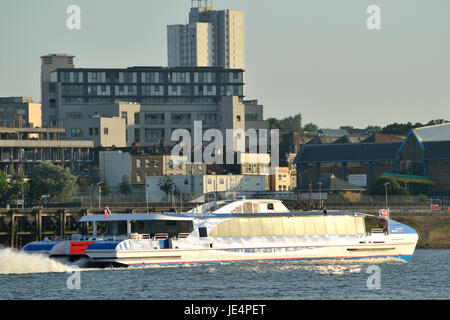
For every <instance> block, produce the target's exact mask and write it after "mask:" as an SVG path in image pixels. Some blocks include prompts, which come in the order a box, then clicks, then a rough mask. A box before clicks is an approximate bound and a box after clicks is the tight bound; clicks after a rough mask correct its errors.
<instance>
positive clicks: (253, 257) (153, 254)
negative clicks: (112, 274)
mask: <svg viewBox="0 0 450 320" xmlns="http://www.w3.org/2000/svg"><path fill="white" fill-rule="evenodd" d="M386 238H387V237H386ZM416 243H417V235H407V236H406V235H405V236H404V237H403V239H402V240H399V241H395V240H394V241H386V242H384V243H365V244H361V243H359V242H358V243H347V244H344V243H342V244H321V245H317V244H316V245H311V244H305V245H297V246H272V247H249V248H242V247H239V248H237V247H236V248H232V247H230V248H202V249H150V250H98V251H95V250H88V252H87V254H88V256H89V257H90V258H91V259H92V260H93V261H94V262H102V263H104V262H109V263H119V264H122V265H127V266H133V267H138V266H146V265H184V264H213V263H239V262H258V261H283V260H327V259H365V258H389V257H392V258H399V259H402V260H405V261H410V259H411V257H412V255H413V253H414V249H415V246H416Z"/></svg>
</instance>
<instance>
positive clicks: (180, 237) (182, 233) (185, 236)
mask: <svg viewBox="0 0 450 320" xmlns="http://www.w3.org/2000/svg"><path fill="white" fill-rule="evenodd" d="M189 235H190V233H189V232H180V233H179V234H178V239H184V238H187V237H189Z"/></svg>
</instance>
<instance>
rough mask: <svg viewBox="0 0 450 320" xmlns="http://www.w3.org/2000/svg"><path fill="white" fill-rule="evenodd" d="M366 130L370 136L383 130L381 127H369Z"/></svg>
mask: <svg viewBox="0 0 450 320" xmlns="http://www.w3.org/2000/svg"><path fill="white" fill-rule="evenodd" d="M365 130H366V132H367V133H368V134H373V133H375V132H380V131H381V130H382V128H381V127H380V126H367V127H366V129H365Z"/></svg>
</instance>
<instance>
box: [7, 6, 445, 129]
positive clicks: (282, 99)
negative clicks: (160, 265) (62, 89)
mask: <svg viewBox="0 0 450 320" xmlns="http://www.w3.org/2000/svg"><path fill="white" fill-rule="evenodd" d="M72 4H75V5H78V6H79V7H80V10H81V29H80V30H70V29H68V28H67V27H66V20H67V19H68V18H69V14H67V13H66V9H67V7H69V6H70V5H72ZM370 5H377V6H378V7H379V8H380V26H381V29H379V30H369V29H368V28H367V24H366V22H367V20H368V19H370V16H371V15H372V14H371V13H367V12H366V10H367V8H368V6H370ZM190 6H191V1H190V0H128V1H122V0H39V1H36V0H1V1H0V96H1V97H5V96H6V97H9V96H30V97H32V98H33V100H35V101H40V56H41V55H44V54H48V53H66V54H70V55H74V56H75V66H76V67H80V68H89V67H98V68H103V67H104V68H121V67H131V66H167V34H166V26H167V25H168V24H178V23H182V24H184V23H187V20H188V13H189V9H190ZM212 6H213V8H214V9H216V10H222V9H242V10H244V15H245V64H246V68H245V74H246V75H245V77H246V89H245V90H246V99H257V100H258V101H259V103H261V104H263V105H264V117H265V118H268V117H277V118H283V117H287V116H289V115H294V114H297V113H301V115H302V118H303V123H304V124H306V123H309V122H313V123H315V124H317V125H318V126H319V127H320V128H338V127H339V126H345V125H350V126H354V127H355V128H365V127H367V126H368V125H379V126H385V125H387V124H389V123H393V122H401V123H405V122H408V121H410V122H413V123H415V122H422V123H426V122H428V121H429V120H432V119H442V118H443V119H447V120H450V1H448V0H395V1H392V0H370V1H366V0H341V1H336V0H327V1H325V0H305V1H303V0H278V1H267V0H240V1H238V0H214V1H212Z"/></svg>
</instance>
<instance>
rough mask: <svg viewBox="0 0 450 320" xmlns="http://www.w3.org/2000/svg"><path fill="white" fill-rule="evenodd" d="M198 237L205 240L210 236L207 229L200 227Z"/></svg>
mask: <svg viewBox="0 0 450 320" xmlns="http://www.w3.org/2000/svg"><path fill="white" fill-rule="evenodd" d="M198 235H199V237H200V238H205V237H207V236H208V231H207V229H206V227H198Z"/></svg>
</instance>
